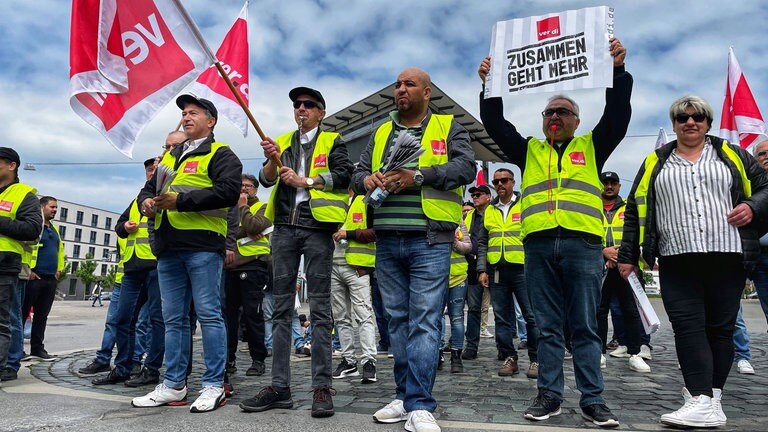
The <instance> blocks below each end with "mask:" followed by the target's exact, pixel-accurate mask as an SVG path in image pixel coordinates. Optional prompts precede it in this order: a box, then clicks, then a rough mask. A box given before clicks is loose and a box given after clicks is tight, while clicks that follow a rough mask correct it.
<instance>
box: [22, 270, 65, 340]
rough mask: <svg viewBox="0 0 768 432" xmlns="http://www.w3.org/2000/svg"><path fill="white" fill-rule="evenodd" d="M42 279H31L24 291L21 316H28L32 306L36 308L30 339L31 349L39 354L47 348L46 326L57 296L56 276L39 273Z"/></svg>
mask: <svg viewBox="0 0 768 432" xmlns="http://www.w3.org/2000/svg"><path fill="white" fill-rule="evenodd" d="M38 276H40V279H35V280H29V281H28V282H27V288H26V291H25V292H24V306H22V308H21V316H22V317H27V316H28V315H29V311H30V309H31V308H35V317H34V319H33V320H32V335H31V337H30V339H29V351H30V353H31V354H38V353H40V352H42V351H43V350H44V349H45V345H44V344H43V341H44V340H45V327H46V326H47V325H48V314H49V313H51V307H53V299H54V298H55V296H56V285H57V283H58V282H57V281H56V276H54V275H38Z"/></svg>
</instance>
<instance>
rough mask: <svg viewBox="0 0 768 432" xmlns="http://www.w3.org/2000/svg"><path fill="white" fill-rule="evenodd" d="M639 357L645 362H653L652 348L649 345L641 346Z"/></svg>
mask: <svg viewBox="0 0 768 432" xmlns="http://www.w3.org/2000/svg"><path fill="white" fill-rule="evenodd" d="M638 355H639V356H640V357H642V358H643V359H645V360H653V355H652V354H651V347H649V346H648V345H640V354H638Z"/></svg>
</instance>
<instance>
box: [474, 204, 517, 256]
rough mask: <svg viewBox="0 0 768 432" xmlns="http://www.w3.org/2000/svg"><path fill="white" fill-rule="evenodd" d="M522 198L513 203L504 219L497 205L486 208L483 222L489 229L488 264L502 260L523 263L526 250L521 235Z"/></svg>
mask: <svg viewBox="0 0 768 432" xmlns="http://www.w3.org/2000/svg"><path fill="white" fill-rule="evenodd" d="M521 208H522V204H521V200H517V202H515V204H513V205H512V207H510V209H509V213H508V214H507V219H506V220H504V215H503V214H502V212H501V210H500V209H499V208H497V207H495V206H492V205H490V206H488V208H486V209H485V217H484V218H483V224H484V226H485V229H486V230H487V231H488V254H487V257H488V264H491V265H494V264H496V263H498V262H499V261H501V257H502V255H503V256H504V261H506V262H508V263H510V264H523V263H524V262H525V252H523V237H522V235H521V231H522V222H521V218H522V216H521Z"/></svg>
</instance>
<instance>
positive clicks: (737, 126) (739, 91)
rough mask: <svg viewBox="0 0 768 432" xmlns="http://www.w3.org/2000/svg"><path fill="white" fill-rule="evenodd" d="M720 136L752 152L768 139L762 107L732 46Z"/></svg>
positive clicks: (729, 55) (729, 54)
mask: <svg viewBox="0 0 768 432" xmlns="http://www.w3.org/2000/svg"><path fill="white" fill-rule="evenodd" d="M720 136H721V137H723V138H725V139H727V140H728V142H730V143H731V144H736V145H740V146H741V147H742V148H745V149H747V150H749V151H750V152H751V151H752V149H753V148H754V146H756V145H757V144H758V143H759V142H762V141H765V140H766V139H768V130H766V127H765V122H764V121H763V116H762V115H761V114H760V108H758V107H757V101H755V97H754V96H752V91H751V90H750V89H749V84H747V78H746V77H745V76H744V73H743V72H742V71H741V66H739V61H738V60H736V54H734V52H733V48H730V49H729V50H728V76H727V78H726V84H725V100H724V101H723V113H722V114H721V115H720Z"/></svg>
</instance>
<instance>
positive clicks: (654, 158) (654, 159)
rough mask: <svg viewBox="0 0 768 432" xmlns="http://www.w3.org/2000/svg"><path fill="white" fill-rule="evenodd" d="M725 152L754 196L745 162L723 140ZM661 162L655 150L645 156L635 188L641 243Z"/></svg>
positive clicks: (743, 186)
mask: <svg viewBox="0 0 768 432" xmlns="http://www.w3.org/2000/svg"><path fill="white" fill-rule="evenodd" d="M722 150H723V154H725V156H726V157H727V158H728V159H729V160H730V161H731V162H732V163H733V164H734V165H735V166H736V170H737V171H738V172H739V176H740V177H741V187H742V191H743V192H744V195H745V196H746V197H747V198H749V197H751V196H752V182H751V181H750V180H749V178H748V177H747V173H746V171H745V169H744V162H743V161H742V160H741V158H740V157H739V155H738V153H736V151H734V150H733V149H732V148H731V147H730V146H729V145H728V141H725V140H723V145H722ZM658 163H659V155H658V154H657V153H656V152H655V151H654V152H652V153H651V154H649V155H648V156H646V158H645V162H643V166H644V169H645V171H644V172H643V178H641V179H640V183H638V185H637V188H636V189H635V204H636V205H637V222H638V227H639V230H638V231H639V235H640V245H641V246H642V245H643V244H644V243H645V223H646V220H647V218H648V191H649V189H650V188H651V176H652V175H653V170H654V169H656V165H658Z"/></svg>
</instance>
